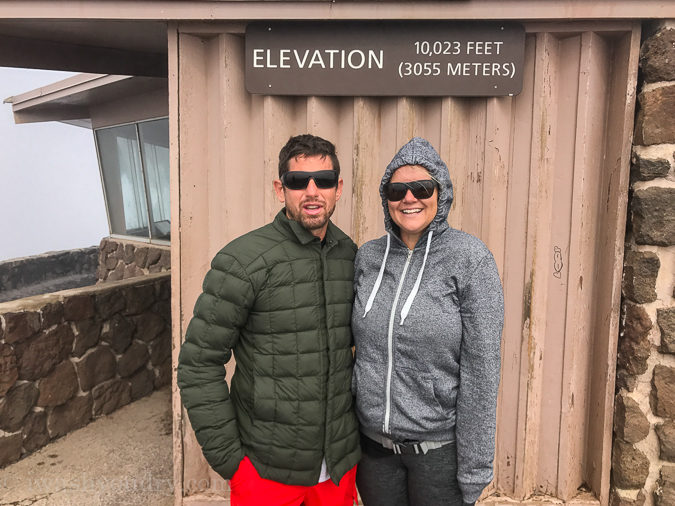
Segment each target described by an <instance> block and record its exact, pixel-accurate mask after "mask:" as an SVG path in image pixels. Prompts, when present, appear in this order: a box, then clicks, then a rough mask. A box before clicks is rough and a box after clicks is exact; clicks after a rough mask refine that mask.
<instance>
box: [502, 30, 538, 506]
mask: <svg viewBox="0 0 675 506" xmlns="http://www.w3.org/2000/svg"><path fill="white" fill-rule="evenodd" d="M535 49H536V44H535V36H534V35H527V37H526V39H525V67H524V69H523V90H522V91H521V93H520V94H519V95H517V96H516V97H514V99H513V105H512V109H513V124H512V127H511V128H512V130H513V131H512V134H511V135H512V138H513V147H512V155H511V161H510V165H509V177H508V202H507V210H506V216H507V218H506V234H505V235H506V237H505V261H504V271H503V285H504V308H505V311H504V331H503V333H502V368H501V386H500V394H499V400H498V405H497V454H498V458H497V460H496V469H495V476H496V481H497V483H496V485H497V490H498V491H499V492H500V493H502V494H504V495H508V496H512V495H513V494H514V493H515V490H516V463H517V461H518V460H520V459H522V458H523V457H524V453H525V448H524V438H523V437H522V431H520V430H519V428H522V427H524V424H525V419H526V416H527V413H526V412H525V411H524V403H521V400H520V399H519V390H520V378H521V369H520V367H521V360H520V353H521V341H522V329H523V325H524V323H525V321H526V318H529V307H528V306H529V302H528V300H527V298H528V297H529V292H526V290H525V286H524V282H525V281H526V275H525V258H526V244H527V242H526V238H527V197H528V195H529V186H530V153H531V143H532V136H531V132H532V104H533V95H534V67H535V64H534V61H535V58H534V56H535ZM526 295H527V297H526ZM521 479H522V477H521ZM521 488H522V487H521Z"/></svg>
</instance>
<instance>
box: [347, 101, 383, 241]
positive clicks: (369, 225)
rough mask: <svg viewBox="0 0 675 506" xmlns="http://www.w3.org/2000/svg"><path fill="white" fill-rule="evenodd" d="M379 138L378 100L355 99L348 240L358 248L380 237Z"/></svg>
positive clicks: (380, 175) (381, 231) (381, 227)
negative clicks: (350, 222) (352, 240)
mask: <svg viewBox="0 0 675 506" xmlns="http://www.w3.org/2000/svg"><path fill="white" fill-rule="evenodd" d="M381 135H382V134H381V117H380V103H379V100H378V99H376V98H360V97H359V98H355V99H354V152H353V161H352V165H353V179H352V193H353V197H352V231H353V235H352V239H354V241H355V242H356V244H358V245H359V246H361V245H362V244H363V243H364V242H366V241H369V240H371V239H376V238H377V237H380V236H382V235H383V234H384V219H383V216H382V199H381V198H380V191H379V188H380V180H381V178H382V172H383V171H384V169H382V170H380V165H381V164H380V149H381V145H380V142H379V141H380V136H381ZM345 191H347V190H346V189H345Z"/></svg>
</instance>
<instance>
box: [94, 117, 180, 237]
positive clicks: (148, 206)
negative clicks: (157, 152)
mask: <svg viewBox="0 0 675 506" xmlns="http://www.w3.org/2000/svg"><path fill="white" fill-rule="evenodd" d="M163 119H164V120H167V122H168V121H169V116H158V117H154V118H147V119H143V120H139V121H127V122H124V123H118V124H115V125H106V126H103V127H99V128H92V134H93V136H94V146H95V148H96V160H97V161H98V171H99V176H100V178H101V187H102V189H103V201H104V202H105V213H106V218H107V220H108V235H109V236H110V237H112V238H114V239H124V240H131V241H136V242H144V243H148V244H157V245H161V246H169V245H171V240H170V239H169V240H166V239H156V238H154V237H153V234H152V209H151V206H152V203H151V202H150V189H149V188H148V175H147V169H146V162H145V156H144V154H143V148H142V146H141V133H140V127H139V125H140V124H141V123H148V122H151V121H159V120H163ZM129 125H133V127H134V130H135V132H136V142H137V145H138V156H139V159H140V162H141V176H142V178H143V190H144V191H145V206H146V211H147V226H148V236H147V237H144V236H137V235H126V234H119V233H113V230H112V223H111V221H110V203H109V202H108V191H107V188H106V184H105V177H104V175H103V163H102V158H101V151H100V148H99V144H98V136H97V135H96V133H97V132H99V131H101V130H108V129H111V128H119V127H124V126H129Z"/></svg>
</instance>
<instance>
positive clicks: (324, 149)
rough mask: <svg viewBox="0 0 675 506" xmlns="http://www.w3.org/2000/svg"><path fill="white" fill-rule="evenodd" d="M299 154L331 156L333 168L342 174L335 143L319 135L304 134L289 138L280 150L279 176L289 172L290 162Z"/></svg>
mask: <svg viewBox="0 0 675 506" xmlns="http://www.w3.org/2000/svg"><path fill="white" fill-rule="evenodd" d="M298 156H320V157H322V158H325V157H329V158H330V161H331V162H332V164H333V170H334V171H336V172H337V173H338V175H340V161H339V160H338V157H337V154H336V152H335V145H334V144H333V143H332V142H330V141H327V140H326V139H322V138H321V137H317V136H316V135H310V134H302V135H296V136H295V137H291V138H290V139H288V142H287V143H286V145H285V146H284V147H283V148H281V151H280V152H279V178H281V176H283V175H284V174H286V172H288V170H289V167H288V162H289V161H290V160H291V158H295V157H298Z"/></svg>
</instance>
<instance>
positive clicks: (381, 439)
mask: <svg viewBox="0 0 675 506" xmlns="http://www.w3.org/2000/svg"><path fill="white" fill-rule="evenodd" d="M361 434H363V435H364V436H365V437H367V438H368V439H370V440H372V441H374V442H375V443H378V444H379V445H381V446H382V447H383V448H386V449H388V450H391V451H392V452H393V453H394V454H395V455H418V454H420V453H421V454H423V455H426V454H427V452H428V451H429V450H435V449H437V448H441V447H443V446H445V445H447V444H450V443H454V442H455V441H454V440H452V441H402V442H398V441H393V440H392V439H389V438H387V437H385V436H383V435H381V434H377V433H375V432H372V431H370V430H368V429H365V428H363V427H361Z"/></svg>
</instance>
